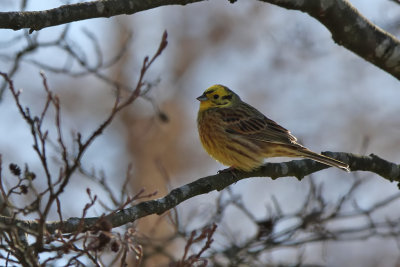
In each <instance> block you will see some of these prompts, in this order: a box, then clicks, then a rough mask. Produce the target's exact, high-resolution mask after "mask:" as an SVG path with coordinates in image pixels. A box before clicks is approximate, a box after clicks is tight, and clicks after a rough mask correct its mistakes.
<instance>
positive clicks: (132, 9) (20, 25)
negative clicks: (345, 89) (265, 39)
mask: <svg viewBox="0 0 400 267" xmlns="http://www.w3.org/2000/svg"><path fill="white" fill-rule="evenodd" d="M201 1H204V0H147V1H144V0H103V1H92V2H85V3H78V4H71V5H64V6H60V7H58V8H54V9H49V10H43V11H25V12H0V28H4V29H14V30H19V29H24V28H30V29H31V31H33V30H40V29H43V28H46V27H51V26H56V25H60V24H66V23H70V22H73V21H80V20H85V19H91V18H100V17H107V18H108V17H111V16H116V15H121V14H134V13H137V12H140V11H144V10H149V9H152V8H156V7H161V6H166V5H186V4H190V3H195V2H201ZM259 1H262V2H267V3H271V4H274V5H278V6H281V7H284V8H287V9H294V10H300V11H302V12H306V13H308V14H309V15H310V16H312V17H314V18H315V19H317V20H318V21H319V22H321V23H322V24H323V25H325V26H326V28H327V29H328V30H329V31H330V32H331V33H332V38H333V40H334V41H335V42H336V43H337V44H339V45H342V46H344V47H346V48H347V49H349V50H350V51H352V52H354V53H356V54H357V55H359V56H360V57H362V58H364V59H365V60H367V61H369V62H371V63H372V64H374V65H375V66H377V67H379V68H381V69H383V70H384V71H386V72H388V73H390V74H391V75H393V76H394V77H396V78H397V79H400V67H399V66H400V42H399V40H398V39H396V38H395V37H394V36H393V35H391V34H389V33H387V32H385V31H384V30H382V29H380V28H379V27H377V26H376V25H374V24H373V23H372V22H370V21H369V20H368V19H366V18H365V17H364V16H363V15H362V14H360V13H359V12H358V11H357V10H356V9H355V8H354V7H353V6H352V5H351V4H350V3H349V2H348V1H347V0H318V1H317V0H314V1H304V0H259Z"/></svg>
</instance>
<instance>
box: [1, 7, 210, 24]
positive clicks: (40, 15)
mask: <svg viewBox="0 0 400 267" xmlns="http://www.w3.org/2000/svg"><path fill="white" fill-rule="evenodd" d="M200 1H203V0H147V1H144V0H102V1H91V2H84V3H77V4H71V5H63V6H60V7H57V8H53V9H49V10H43V11H24V12H0V28H4V29H13V30H20V29H24V28H29V29H31V31H33V30H36V31H38V30H41V29H43V28H47V27H51V26H56V25H61V24H66V23H70V22H73V21H80V20H86V19H93V18H101V17H106V18H109V17H112V16H117V15H122V14H127V15H128V14H133V13H137V12H140V11H144V10H149V9H152V8H155V7H160V6H166V5H186V4H190V3H194V2H200Z"/></svg>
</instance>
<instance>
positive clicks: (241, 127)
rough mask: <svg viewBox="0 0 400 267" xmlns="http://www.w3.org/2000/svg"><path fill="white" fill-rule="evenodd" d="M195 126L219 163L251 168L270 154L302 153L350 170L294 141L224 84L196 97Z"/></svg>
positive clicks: (282, 155) (274, 155)
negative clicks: (196, 112) (197, 103)
mask: <svg viewBox="0 0 400 267" xmlns="http://www.w3.org/2000/svg"><path fill="white" fill-rule="evenodd" d="M197 100H199V101H200V109H199V112H198V115H197V127H198V130H199V136H200V140H201V143H202V144H203V147H204V148H205V150H206V151H207V153H208V154H210V155H211V157H213V158H214V159H215V160H217V161H219V162H220V163H222V164H224V165H227V166H230V167H231V168H234V169H238V170H242V171H251V170H254V169H256V168H258V167H259V166H261V165H262V164H263V161H264V159H265V158H270V157H302V158H309V159H312V160H315V161H318V162H321V163H323V164H326V165H329V166H334V167H337V168H340V169H342V170H345V171H350V169H349V165H347V164H346V163H343V162H341V161H338V160H336V159H333V158H330V157H327V156H324V155H320V154H317V153H315V152H312V151H311V150H309V149H307V148H306V147H304V146H302V145H301V144H299V143H297V139H296V137H294V136H293V135H292V134H291V133H290V132H289V131H288V130H286V129H285V128H283V127H282V126H280V125H278V124H277V123H276V122H274V121H273V120H270V119H268V118H267V117H266V116H264V115H263V114H262V113H261V112H260V111H258V110H257V109H256V108H254V107H252V106H250V105H249V104H247V103H245V102H243V101H242V100H241V99H240V97H239V96H238V95H237V94H235V93H234V92H233V91H232V90H230V89H229V88H227V87H225V86H223V85H213V86H211V87H210V88H208V89H207V90H206V91H205V92H204V93H203V94H202V95H201V96H199V97H198V98H197Z"/></svg>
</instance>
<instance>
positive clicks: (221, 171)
mask: <svg viewBox="0 0 400 267" xmlns="http://www.w3.org/2000/svg"><path fill="white" fill-rule="evenodd" d="M235 171H236V169H235V167H229V168H226V169H223V170H219V171H218V174H221V173H230V174H231V175H232V176H233V178H235V179H236V178H237V174H236V172H235Z"/></svg>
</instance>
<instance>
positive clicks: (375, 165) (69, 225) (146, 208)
mask: <svg viewBox="0 0 400 267" xmlns="http://www.w3.org/2000/svg"><path fill="white" fill-rule="evenodd" d="M324 154H325V155H329V156H331V157H333V158H336V159H339V160H341V161H343V162H346V163H348V164H349V165H350V168H351V170H352V171H369V172H372V173H376V174H378V175H380V176H381V177H382V178H384V179H387V180H389V181H391V182H393V181H396V182H400V165H397V164H394V163H391V162H389V161H386V160H384V159H382V158H380V157H378V156H376V155H373V154H371V155H370V156H361V155H355V154H351V153H343V152H326V153H324ZM326 168H329V166H326V165H324V164H321V163H318V162H315V161H312V160H309V159H303V160H293V161H289V162H282V163H267V164H265V165H263V166H262V167H261V168H259V169H257V170H255V171H252V172H239V171H236V172H235V175H232V174H231V173H227V172H224V173H220V174H216V175H211V176H207V177H204V178H200V179H198V180H196V181H194V182H191V183H189V184H186V185H183V186H181V187H179V188H176V189H174V190H172V191H171V192H170V193H169V194H168V195H166V196H165V197H163V198H159V199H155V200H149V201H144V202H141V203H139V204H137V205H135V206H132V207H130V208H127V209H123V210H120V211H118V212H113V213H111V214H110V215H107V216H104V215H103V216H101V217H92V218H85V219H82V218H70V219H68V220H65V221H63V222H60V221H55V222H47V223H46V230H47V231H48V232H49V233H54V232H55V231H56V230H61V231H62V233H74V232H75V231H77V230H78V229H81V230H83V231H87V230H90V229H91V228H92V227H93V226H94V225H95V224H96V223H97V222H98V221H99V218H102V219H106V220H108V222H110V223H111V225H112V227H119V226H122V225H125V224H127V223H129V222H133V221H135V220H137V219H139V218H142V217H146V216H148V215H152V214H158V215H160V214H162V213H164V212H166V211H168V210H170V209H172V208H174V207H176V206H177V205H178V204H180V203H181V202H183V201H185V200H187V199H190V198H192V197H194V196H197V195H202V194H207V193H209V192H211V191H214V190H218V191H220V190H222V189H224V188H226V187H228V186H229V185H232V184H234V183H236V182H238V181H240V180H242V179H246V178H250V177H270V178H272V179H277V178H280V177H288V176H289V177H290V176H293V177H296V178H297V179H298V180H302V179H303V178H304V177H305V176H306V175H309V174H311V173H314V172H318V171H320V170H323V169H326ZM342 175H348V174H346V173H345V172H342ZM81 220H83V221H84V226H83V227H82V228H81V226H80V223H81V222H82V221H81ZM0 223H3V224H6V225H10V224H17V225H18V226H19V227H21V228H22V229H30V230H31V231H32V230H33V231H35V230H36V229H37V227H38V223H37V222H36V221H28V220H17V219H13V218H9V217H5V216H0Z"/></svg>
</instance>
